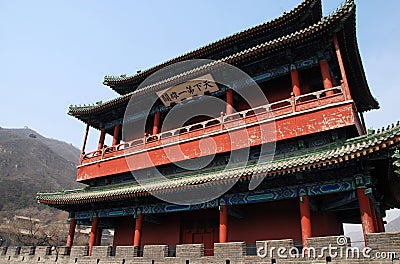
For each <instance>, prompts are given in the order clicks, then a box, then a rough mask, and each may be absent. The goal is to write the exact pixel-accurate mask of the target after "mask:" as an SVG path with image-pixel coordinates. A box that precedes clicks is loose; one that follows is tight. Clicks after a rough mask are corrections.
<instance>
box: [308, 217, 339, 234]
mask: <svg viewBox="0 0 400 264" xmlns="http://www.w3.org/2000/svg"><path fill="white" fill-rule="evenodd" d="M341 227H342V223H340V222H339V220H338V218H337V213H336V212H311V228H312V235H313V236H315V237H319V236H334V235H342V229H341Z"/></svg>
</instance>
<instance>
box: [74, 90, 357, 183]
mask: <svg viewBox="0 0 400 264" xmlns="http://www.w3.org/2000/svg"><path fill="white" fill-rule="evenodd" d="M273 122H275V123H273ZM271 124H273V125H274V128H275V131H274V132H275V133H273V134H274V136H272V137H271V136H268V137H265V136H264V137H263V136H261V134H262V131H263V129H264V130H265V129H271ZM351 125H356V127H357V129H358V130H359V132H360V133H362V127H361V125H360V124H359V122H358V117H357V112H356V111H355V108H354V105H353V101H352V100H347V98H346V95H345V93H344V92H343V89H342V87H341V86H337V87H334V88H331V89H329V90H320V91H316V92H313V93H309V94H304V95H301V96H292V97H291V98H288V99H285V100H282V101H278V102H274V103H271V104H267V105H263V106H259V107H256V108H253V109H247V110H244V111H241V112H236V113H234V114H231V115H221V116H220V117H218V118H214V119H210V120H207V121H204V122H200V123H196V124H191V125H189V126H185V127H180V128H176V129H173V130H169V131H164V132H162V133H159V134H155V135H150V136H146V137H143V138H139V139H135V140H132V141H129V142H123V143H121V144H119V145H116V146H110V147H105V148H103V149H102V150H97V151H93V152H89V153H86V154H84V155H83V156H82V158H81V160H80V163H79V165H78V178H77V179H78V181H84V180H87V179H91V178H96V177H103V176H108V175H113V174H118V173H123V172H128V171H132V170H135V169H143V168H148V167H150V166H159V165H164V164H168V163H171V162H176V161H179V160H183V159H188V158H197V157H200V156H204V155H208V154H207V153H201V152H200V154H199V153H198V151H194V150H196V149H198V144H199V141H200V140H201V139H204V138H206V137H212V138H213V139H214V142H215V144H216V146H215V152H214V153H209V154H215V153H222V152H227V151H232V150H235V149H240V148H243V147H248V146H256V145H260V144H264V143H268V142H271V141H279V140H284V139H288V138H293V137H298V136H304V135H307V134H312V133H317V132H321V131H326V130H330V129H336V128H340V127H345V126H351ZM241 130H242V131H244V130H247V131H246V132H247V134H248V135H250V136H251V138H252V140H251V142H247V143H245V144H242V145H240V144H236V145H233V146H227V144H225V143H226V142H228V143H229V142H230V138H229V133H234V132H233V131H241ZM249 141H250V140H249ZM228 145H229V144H228ZM174 146H175V147H176V146H179V148H180V149H181V151H182V153H183V154H184V155H180V156H179V157H173V158H172V159H171V157H168V155H166V150H167V149H168V148H172V147H174ZM148 157H150V159H151V162H149V160H148ZM126 158H133V159H135V162H136V163H137V166H135V167H134V168H132V166H128V165H127V163H126V160H125V159H126Z"/></svg>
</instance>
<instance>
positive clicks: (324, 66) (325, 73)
mask: <svg viewBox="0 0 400 264" xmlns="http://www.w3.org/2000/svg"><path fill="white" fill-rule="evenodd" d="M319 67H320V69H321V75H322V81H323V82H324V88H325V90H327V89H330V88H332V87H333V84H332V77H331V73H330V72H329V65H328V61H327V60H325V59H322V60H320V61H319ZM332 94H333V91H329V92H327V93H326V95H332Z"/></svg>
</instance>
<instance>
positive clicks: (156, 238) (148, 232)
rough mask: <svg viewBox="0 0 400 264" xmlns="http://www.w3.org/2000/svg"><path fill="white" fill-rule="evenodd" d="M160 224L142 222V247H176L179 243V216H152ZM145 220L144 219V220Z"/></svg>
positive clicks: (175, 214)
mask: <svg viewBox="0 0 400 264" xmlns="http://www.w3.org/2000/svg"><path fill="white" fill-rule="evenodd" d="M154 216H155V217H156V218H157V219H159V220H160V221H161V222H160V224H155V223H149V222H147V221H144V222H143V228H142V245H155V244H158V245H160V244H162V245H177V244H179V243H180V241H179V240H180V214H179V213H169V214H157V215H154ZM145 220H146V218H145Z"/></svg>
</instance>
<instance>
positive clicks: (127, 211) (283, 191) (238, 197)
mask: <svg viewBox="0 0 400 264" xmlns="http://www.w3.org/2000/svg"><path fill="white" fill-rule="evenodd" d="M359 177H360V176H359V175H358V176H357V179H355V178H347V179H342V180H339V181H329V182H315V183H310V184H305V185H301V186H299V185H295V186H286V187H280V188H274V189H269V190H259V191H249V192H246V193H235V194H225V195H223V196H222V197H220V198H219V199H215V200H212V201H209V202H206V203H202V204H196V205H174V204H169V203H157V204H147V205H138V206H129V207H122V208H113V209H97V210H93V211H90V212H89V211H82V212H75V213H74V214H73V215H74V218H75V219H77V220H84V219H93V218H94V217H99V218H105V217H107V218H108V217H121V216H128V215H133V216H135V217H137V215H138V214H139V213H142V214H143V215H150V214H159V213H173V212H181V211H195V210H201V209H208V208H217V207H218V206H220V205H228V206H232V205H239V204H251V203H261V202H272V201H278V200H283V199H291V198H296V197H299V196H304V195H308V196H310V197H312V196H316V195H325V194H332V193H340V192H348V191H354V190H356V189H357V185H356V183H355V181H356V180H360V178H359ZM361 178H362V181H363V182H369V181H370V179H369V177H368V176H361Z"/></svg>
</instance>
